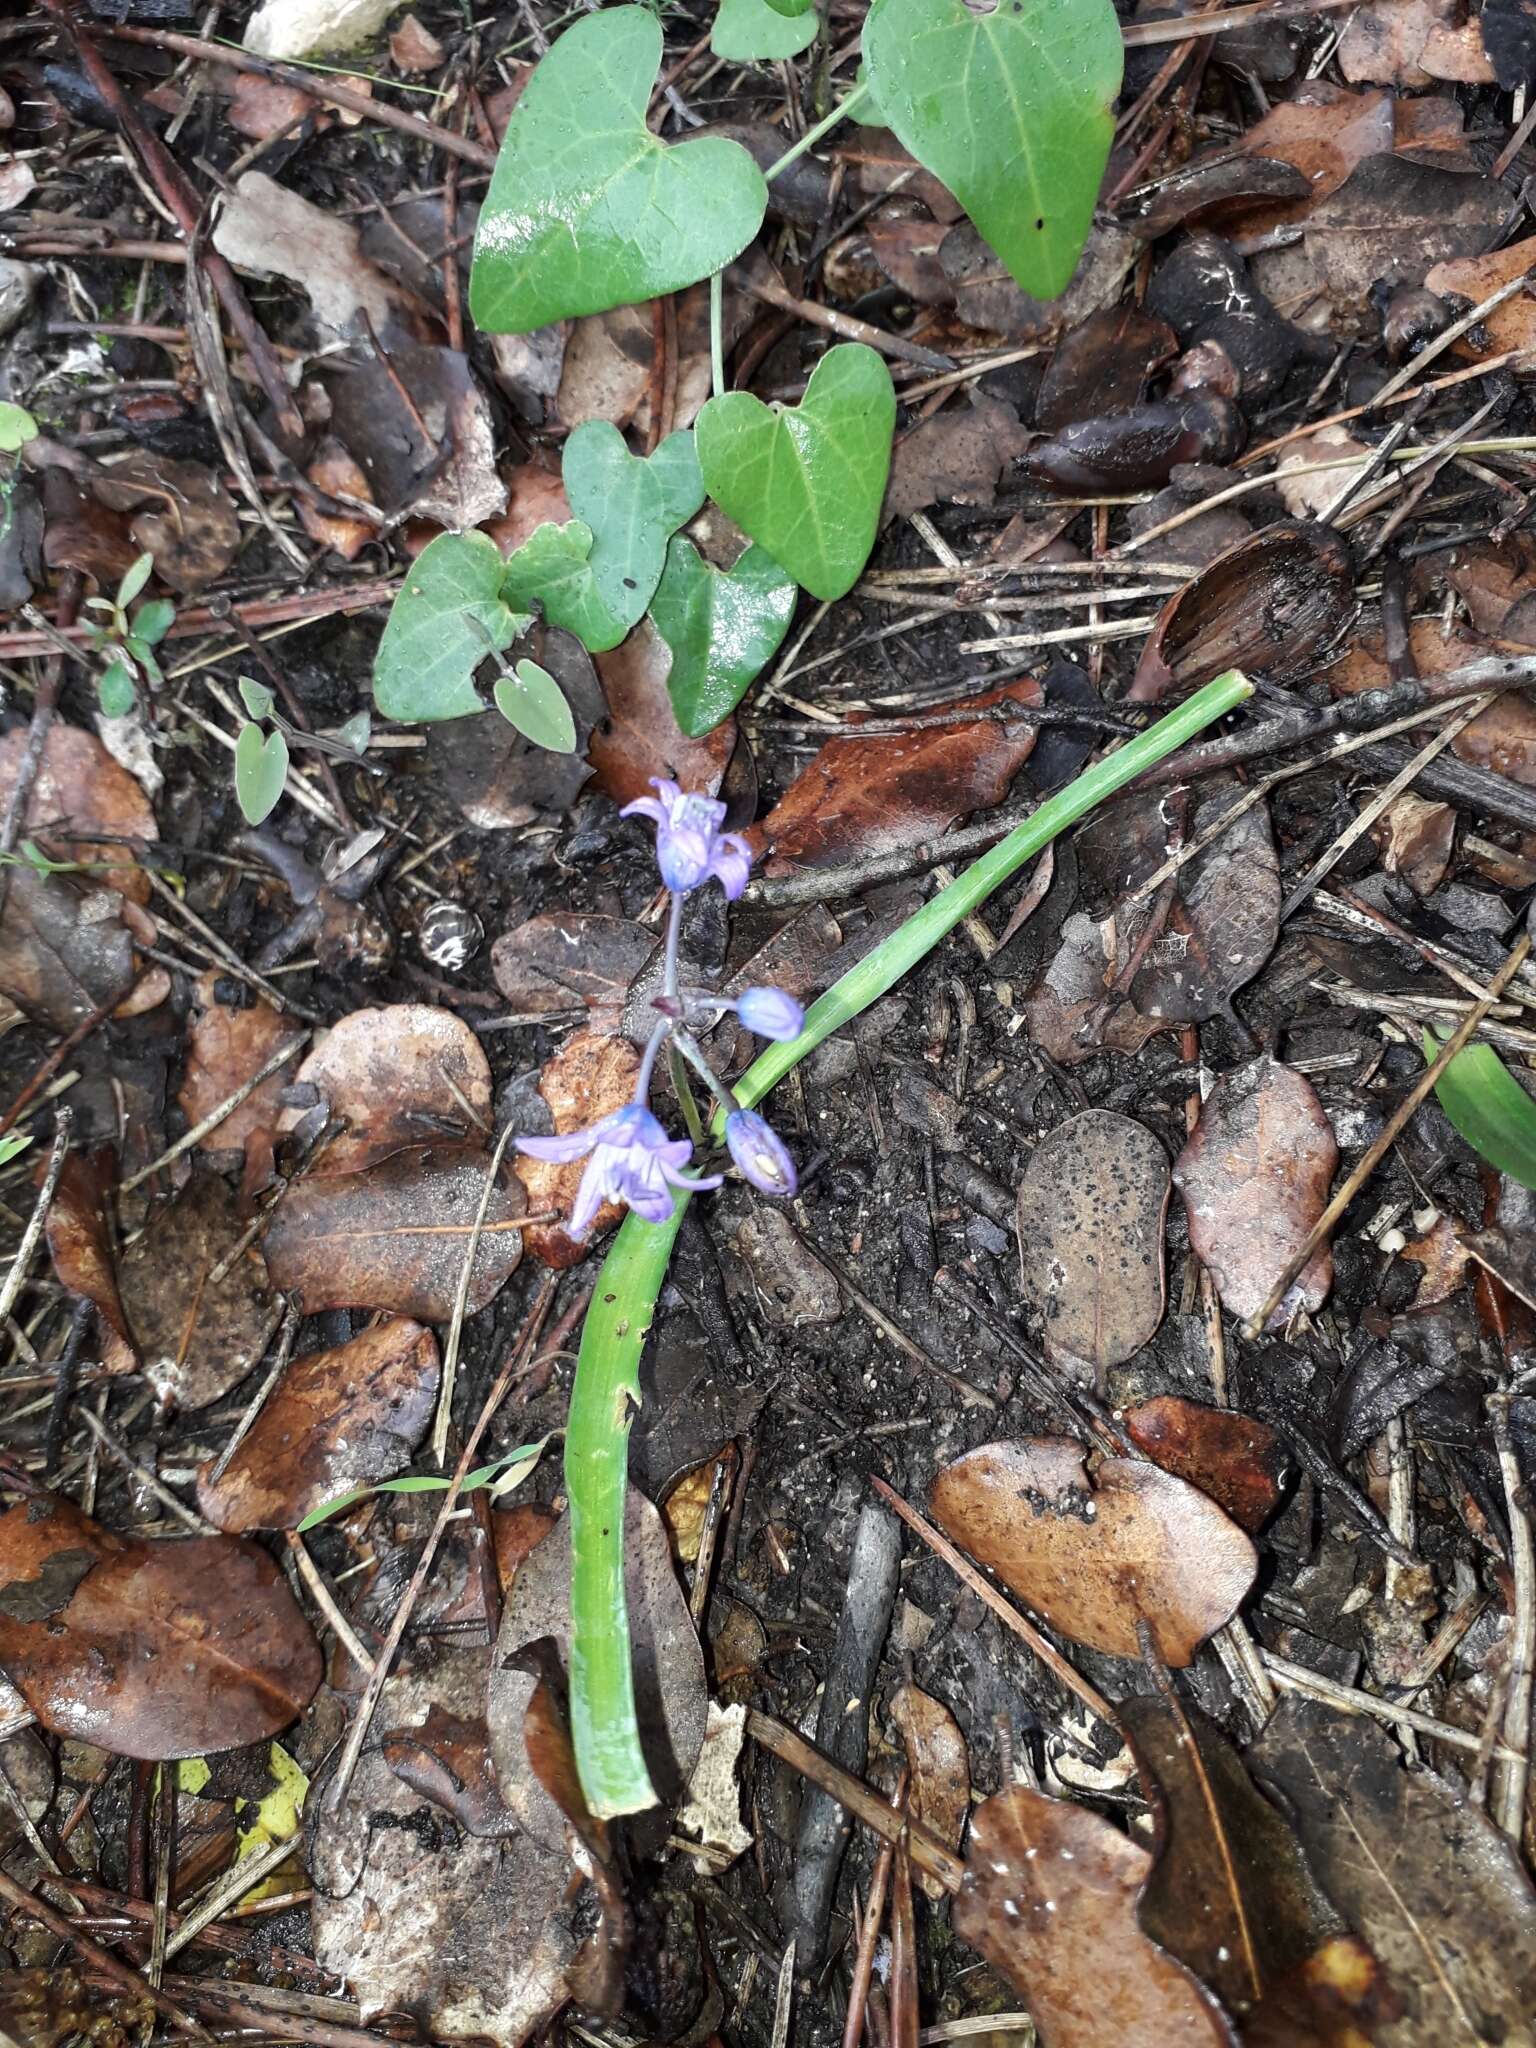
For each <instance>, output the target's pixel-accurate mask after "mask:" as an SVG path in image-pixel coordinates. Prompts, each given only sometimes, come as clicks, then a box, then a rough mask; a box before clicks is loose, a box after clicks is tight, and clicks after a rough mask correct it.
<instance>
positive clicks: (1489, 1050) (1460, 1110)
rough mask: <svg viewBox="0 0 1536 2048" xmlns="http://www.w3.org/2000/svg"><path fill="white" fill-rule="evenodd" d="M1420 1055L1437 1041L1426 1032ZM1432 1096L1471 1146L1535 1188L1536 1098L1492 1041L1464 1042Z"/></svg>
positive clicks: (1435, 1048) (1431, 1051) (1433, 1052)
mask: <svg viewBox="0 0 1536 2048" xmlns="http://www.w3.org/2000/svg"><path fill="white" fill-rule="evenodd" d="M1423 1042H1424V1057H1425V1059H1426V1060H1433V1059H1434V1058H1435V1057H1436V1056H1437V1055H1438V1053H1439V1051H1440V1041H1439V1040H1438V1039H1437V1038H1436V1037H1435V1035H1434V1034H1433V1032H1430V1031H1426V1032H1425V1033H1424V1041H1423ZM1435 1100H1436V1101H1437V1102H1438V1103H1439V1104H1440V1107H1441V1108H1442V1109H1443V1110H1444V1111H1445V1113H1446V1115H1447V1116H1448V1117H1449V1118H1450V1120H1451V1122H1452V1123H1453V1124H1454V1125H1455V1126H1456V1129H1457V1130H1458V1131H1459V1132H1460V1133H1461V1135H1462V1137H1464V1138H1465V1139H1466V1141H1467V1143H1468V1144H1469V1145H1470V1146H1471V1147H1472V1150H1473V1151H1474V1152H1476V1153H1478V1154H1479V1155H1480V1156H1481V1157H1482V1158H1484V1159H1486V1160H1487V1161H1488V1163H1489V1165H1490V1166H1496V1167H1497V1168H1498V1170H1499V1172H1500V1173H1507V1174H1508V1175H1509V1177H1510V1179H1511V1180H1517V1181H1519V1183H1520V1185H1521V1186H1522V1187H1525V1188H1536V1102H1533V1101H1532V1100H1531V1098H1530V1096H1529V1095H1527V1094H1526V1092H1525V1090H1524V1089H1523V1088H1522V1087H1521V1086H1520V1083H1519V1082H1518V1081H1517V1080H1516V1079H1515V1077H1514V1075H1513V1074H1512V1073H1511V1072H1510V1071H1509V1069H1508V1067H1506V1066H1505V1064H1504V1062H1503V1061H1502V1060H1501V1059H1500V1058H1499V1056H1498V1054H1497V1053H1496V1052H1495V1051H1494V1049H1493V1047H1492V1046H1491V1045H1468V1046H1464V1047H1463V1048H1462V1050H1461V1051H1460V1052H1459V1053H1457V1055H1456V1057H1455V1058H1454V1059H1453V1060H1452V1061H1451V1062H1450V1064H1449V1065H1448V1066H1447V1068H1446V1070H1445V1072H1444V1073H1443V1074H1442V1075H1441V1076H1440V1078H1439V1080H1438V1081H1437V1082H1436V1083H1435Z"/></svg>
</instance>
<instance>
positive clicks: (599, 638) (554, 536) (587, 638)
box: [501, 519, 629, 654]
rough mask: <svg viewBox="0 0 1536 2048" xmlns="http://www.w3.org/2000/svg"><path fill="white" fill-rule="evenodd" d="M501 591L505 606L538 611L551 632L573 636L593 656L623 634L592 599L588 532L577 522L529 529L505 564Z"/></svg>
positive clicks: (598, 600) (598, 601) (597, 599)
mask: <svg viewBox="0 0 1536 2048" xmlns="http://www.w3.org/2000/svg"><path fill="white" fill-rule="evenodd" d="M501 588H502V594H503V596H504V597H505V598H506V601H507V602H508V604H515V605H521V606H524V607H526V608H527V609H529V610H531V609H532V608H533V606H534V605H539V606H540V607H542V609H543V613H544V616H545V618H546V619H548V621H549V623H550V624H551V625H552V626H562V627H563V628H564V629H565V631H566V632H567V633H574V634H575V635H576V638H577V639H578V640H579V641H580V642H581V644H582V645H583V647H585V648H587V649H588V650H589V651H590V652H591V653H593V654H605V653H606V652H607V650H608V649H609V648H610V647H617V646H618V644H619V642H620V641H621V640H622V639H623V638H624V635H625V634H626V633H627V632H628V631H629V627H628V626H626V625H625V623H624V621H623V620H622V619H617V618H615V617H614V615H613V613H612V612H611V611H609V609H608V607H607V605H605V604H604V603H603V600H602V598H601V596H600V595H599V594H598V588H597V578H596V577H595V576H594V575H593V573H592V529H591V527H590V526H588V525H587V523H586V521H585V520H583V519H569V520H567V521H566V523H565V524H564V525H563V526H554V525H552V524H551V523H550V522H549V521H548V520H546V521H545V522H544V524H543V525H542V526H540V527H537V528H535V530H534V531H533V532H532V533H531V534H530V535H529V536H528V538H527V540H525V541H524V542H523V544H522V546H521V547H520V548H519V549H518V551H517V553H516V554H515V555H513V556H512V558H511V560H510V561H509V562H508V563H507V565H506V570H505V574H504V577H503V581H502V586H501Z"/></svg>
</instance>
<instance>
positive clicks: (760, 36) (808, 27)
mask: <svg viewBox="0 0 1536 2048" xmlns="http://www.w3.org/2000/svg"><path fill="white" fill-rule="evenodd" d="M818 27H819V23H818V20H817V17H816V15H815V14H814V13H813V12H812V11H811V8H810V5H809V0H807V5H806V6H805V7H803V8H799V9H797V10H796V11H795V12H794V13H793V14H791V13H790V12H789V10H788V9H787V8H784V7H780V6H778V5H777V0H720V11H719V13H718V14H716V16H715V25H714V28H713V29H712V30H711V31H710V37H709V47H710V48H711V50H713V51H714V53H715V55H716V56H717V57H723V58H724V59H725V61H726V63H727V64H754V63H767V62H769V61H770V60H775V59H781V58H785V57H798V56H799V54H800V52H801V51H802V50H805V49H808V48H809V47H810V45H811V44H812V43H814V42H815V40H816V31H817V28H818Z"/></svg>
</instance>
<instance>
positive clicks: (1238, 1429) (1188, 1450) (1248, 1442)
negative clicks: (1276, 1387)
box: [1123, 1394, 1286, 1536]
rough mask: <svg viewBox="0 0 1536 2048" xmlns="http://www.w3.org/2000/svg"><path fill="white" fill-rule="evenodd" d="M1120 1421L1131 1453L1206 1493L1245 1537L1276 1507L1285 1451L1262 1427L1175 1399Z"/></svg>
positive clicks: (1148, 1404)
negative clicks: (1142, 1454)
mask: <svg viewBox="0 0 1536 2048" xmlns="http://www.w3.org/2000/svg"><path fill="white" fill-rule="evenodd" d="M1123 1420H1124V1426H1125V1433H1126V1435H1127V1436H1128V1437H1129V1438H1130V1440H1131V1442H1132V1443H1133V1444H1135V1446H1136V1448H1137V1450H1139V1451H1144V1452H1145V1453H1146V1455H1147V1456H1148V1457H1149V1458H1150V1459H1151V1460H1152V1462H1153V1464H1154V1465H1161V1466H1162V1468H1163V1470H1164V1471H1165V1472H1172V1473H1174V1474H1175V1475H1176V1476H1177V1477H1178V1478H1180V1479H1187V1480H1188V1481H1189V1483H1190V1485H1191V1486H1198V1487H1199V1489H1200V1491H1201V1492H1202V1493H1208V1494H1209V1495H1210V1497H1211V1499H1212V1500H1213V1501H1215V1503H1216V1505H1217V1506H1218V1507H1219V1508H1224V1509H1225V1510H1226V1512H1227V1513H1228V1514H1229V1515H1230V1516H1231V1517H1232V1519H1233V1521H1234V1522H1236V1523H1237V1525H1238V1527H1239V1528H1241V1529H1246V1530H1247V1531H1248V1533H1249V1535H1250V1536H1252V1535H1256V1534H1257V1533H1258V1531H1259V1530H1260V1529H1262V1528H1263V1526H1264V1524H1265V1523H1266V1522H1267V1521H1268V1520H1269V1518H1270V1516H1271V1515H1272V1514H1273V1513H1274V1512H1275V1509H1276V1508H1277V1507H1278V1506H1279V1505H1280V1487H1281V1481H1282V1480H1283V1478H1284V1476H1285V1469H1286V1456H1285V1449H1284V1446H1283V1445H1282V1444H1281V1441H1280V1439H1279V1437H1277V1436H1276V1435H1275V1432H1274V1431H1273V1430H1272V1429H1271V1428H1270V1427H1269V1425H1268V1423H1265V1422H1259V1421H1257V1420H1256V1419H1255V1418H1254V1417H1253V1416H1251V1415H1239V1414H1238V1413H1237V1412H1236V1410H1235V1409H1232V1408H1207V1407H1205V1406H1204V1405H1203V1404H1202V1403H1201V1402H1199V1401H1186V1400H1184V1399H1183V1397H1182V1396H1181V1395H1178V1394H1158V1395H1156V1396H1154V1398H1153V1399H1152V1400H1150V1401H1142V1402H1141V1403H1139V1404H1138V1406H1136V1407H1135V1408H1128V1409H1127V1410H1126V1412H1125V1416H1124V1418H1123Z"/></svg>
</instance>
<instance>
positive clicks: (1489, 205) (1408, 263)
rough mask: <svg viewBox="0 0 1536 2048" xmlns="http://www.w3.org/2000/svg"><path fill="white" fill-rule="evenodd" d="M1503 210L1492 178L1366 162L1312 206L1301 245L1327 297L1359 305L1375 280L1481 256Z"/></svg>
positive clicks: (1389, 160)
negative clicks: (1322, 284) (1319, 278)
mask: <svg viewBox="0 0 1536 2048" xmlns="http://www.w3.org/2000/svg"><path fill="white" fill-rule="evenodd" d="M1392 11H1393V12H1394V13H1397V14H1401V13H1403V12H1406V11H1407V10H1400V9H1393V10H1392ZM1505 211H1506V201H1505V198H1504V194H1503V191H1502V189H1501V188H1500V186H1499V185H1498V184H1497V183H1496V182H1495V180H1494V179H1492V178H1479V177H1466V176H1463V175H1462V174H1461V172H1460V170H1459V169H1456V170H1446V169H1441V168H1437V167H1436V166H1434V165H1432V164H1426V163H1410V162H1407V161H1406V160H1405V159H1404V158H1403V157H1401V156H1396V155H1394V156H1374V157H1367V159H1366V160H1365V162H1364V163H1362V164H1361V165H1359V167H1358V168H1357V169H1355V170H1353V171H1351V172H1350V174H1349V177H1348V178H1347V179H1346V180H1345V182H1344V183H1343V184H1342V185H1341V186H1340V187H1339V189H1338V191H1337V192H1332V193H1330V194H1329V195H1328V197H1327V198H1326V199H1322V200H1319V201H1318V202H1317V203H1316V204H1315V205H1314V206H1313V207H1312V209H1311V211H1310V212H1309V214H1308V215H1307V225H1306V235H1305V242H1304V246H1305V248H1306V252H1307V255H1308V256H1309V257H1310V259H1311V261H1312V263H1313V265H1314V267H1315V268H1316V270H1317V272H1318V274H1319V275H1320V276H1321V278H1322V280H1323V283H1324V286H1325V287H1326V289H1327V291H1328V294H1329V296H1330V297H1331V298H1332V299H1333V300H1334V301H1335V302H1336V303H1337V304H1340V305H1344V304H1349V303H1354V304H1356V305H1358V304H1359V303H1360V301H1361V300H1362V299H1363V298H1364V296H1365V294H1366V293H1367V292H1369V290H1370V289H1371V286H1372V285H1373V284H1374V283H1375V282H1376V281H1377V279H1378V278H1385V279H1387V280H1388V281H1390V282H1393V283H1397V282H1401V281H1403V280H1404V279H1405V278H1406V279H1408V280H1410V281H1412V282H1414V283H1417V282H1418V281H1419V279H1421V278H1422V277H1423V276H1424V274H1425V272H1426V271H1427V270H1428V269H1429V268H1430V267H1431V265H1435V264H1441V263H1452V262H1456V261H1458V260H1461V259H1465V258H1466V257H1469V256H1480V255H1481V254H1482V252H1483V251H1484V249H1486V248H1487V246H1488V243H1489V241H1490V240H1491V239H1493V238H1494V237H1495V236H1496V235H1497V234H1498V231H1499V226H1500V223H1501V222H1502V219H1503V216H1504V214H1505Z"/></svg>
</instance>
